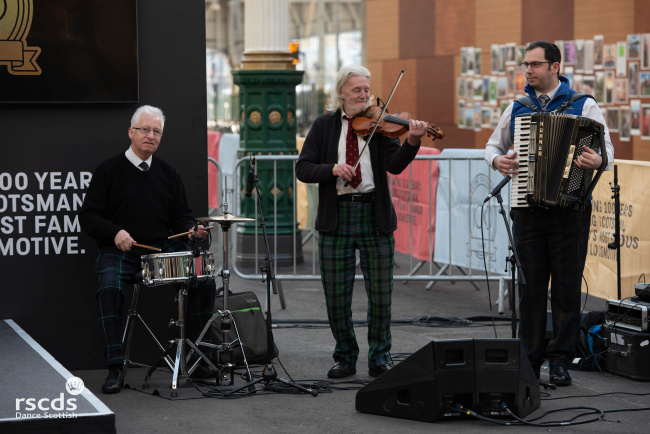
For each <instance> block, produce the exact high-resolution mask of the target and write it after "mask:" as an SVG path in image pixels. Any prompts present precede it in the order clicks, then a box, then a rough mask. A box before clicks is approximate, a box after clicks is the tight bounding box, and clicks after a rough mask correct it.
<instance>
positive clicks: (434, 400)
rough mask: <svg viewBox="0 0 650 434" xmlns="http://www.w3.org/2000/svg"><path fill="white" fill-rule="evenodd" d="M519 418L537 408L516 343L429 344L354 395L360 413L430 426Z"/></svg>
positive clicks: (534, 384)
mask: <svg viewBox="0 0 650 434" xmlns="http://www.w3.org/2000/svg"><path fill="white" fill-rule="evenodd" d="M503 403H505V404H506V405H507V406H508V408H509V409H510V410H511V411H512V412H513V413H514V414H516V415H517V416H519V417H524V416H526V415H528V414H529V413H530V412H532V411H533V410H535V409H536V408H537V407H539V405H540V393H539V382H538V380H537V378H536V377H535V373H534V372H533V369H532V367H531V366H530V362H529V361H528V358H527V357H526V355H525V352H524V350H523V347H522V346H521V344H520V342H519V340H517V339H460V340H441V341H432V342H431V343H429V344H427V345H425V346H424V347H423V348H421V349H419V350H418V351H416V352H415V353H413V354H412V355H411V356H410V357H408V358H407V359H405V360H404V361H403V362H401V363H399V364H398V365H396V366H395V367H394V368H393V369H391V370H390V371H388V372H387V373H385V374H383V375H382V376H380V377H378V378H377V379H376V380H374V381H373V382H371V383H370V384H368V385H367V386H365V387H363V388H362V389H360V390H359V391H358V392H357V396H356V409H357V411H360V412H362V413H371V414H378V415H382V416H391V417H399V418H404V419H414V420H421V421H426V422H432V421H436V420H441V419H452V418H459V417H463V416H464V415H465V413H464V412H461V411H460V410H458V409H457V407H456V406H457V405H461V406H463V407H465V408H468V409H471V410H473V411H474V412H476V413H480V414H482V415H485V416H489V417H502V416H507V412H506V411H505V409H503V407H502V404H503Z"/></svg>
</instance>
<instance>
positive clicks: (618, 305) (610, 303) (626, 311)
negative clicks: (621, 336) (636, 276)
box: [605, 297, 650, 332]
mask: <svg viewBox="0 0 650 434" xmlns="http://www.w3.org/2000/svg"><path fill="white" fill-rule="evenodd" d="M648 308H650V303H649V302H646V301H641V300H640V299H639V298H638V297H632V298H630V299H626V300H607V311H606V312H605V323H606V324H609V325H613V326H616V327H620V328H626V329H629V330H635V331H638V332H645V331H648Z"/></svg>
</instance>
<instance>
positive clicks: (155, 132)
mask: <svg viewBox="0 0 650 434" xmlns="http://www.w3.org/2000/svg"><path fill="white" fill-rule="evenodd" d="M132 128H133V129H134V130H138V131H140V134H142V135H143V136H148V135H149V133H151V132H153V135H154V137H160V136H162V131H160V130H152V129H151V128H147V127H140V128H136V127H132Z"/></svg>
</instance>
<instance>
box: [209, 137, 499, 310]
mask: <svg viewBox="0 0 650 434" xmlns="http://www.w3.org/2000/svg"><path fill="white" fill-rule="evenodd" d="M255 158H256V161H257V163H258V166H257V167H259V166H260V164H262V163H264V162H271V163H272V168H270V169H269V168H268V163H267V166H265V167H267V168H266V169H265V174H267V176H268V174H269V173H270V178H271V179H270V180H269V181H270V183H269V182H267V184H266V188H262V187H260V189H261V193H260V194H261V195H262V196H263V195H265V194H269V195H272V196H273V197H272V198H270V199H269V198H268V197H267V198H264V202H263V204H264V214H265V216H266V218H267V222H266V226H267V232H268V233H269V242H270V246H269V249H270V252H271V255H272V256H274V257H277V253H278V248H279V246H278V241H277V238H275V237H272V236H271V234H273V233H274V232H273V230H274V228H275V227H277V224H278V194H275V193H274V192H277V189H274V188H268V186H269V185H271V186H277V185H278V173H279V172H278V165H280V166H282V170H285V172H286V165H287V164H288V162H290V163H291V167H292V169H294V170H292V173H293V179H292V181H291V183H292V185H291V188H292V189H293V191H294V192H296V194H295V195H293V197H294V198H295V200H293V201H292V207H291V208H292V209H291V214H292V216H293V221H294V222H296V223H297V224H294V225H293V228H294V230H293V233H292V234H291V236H289V237H285V242H286V239H287V238H288V239H290V240H291V243H292V246H291V249H292V252H293V255H292V257H293V260H292V261H291V264H290V265H286V261H285V265H284V266H278V265H277V262H276V263H275V264H276V265H275V268H274V272H275V273H274V274H275V278H276V280H277V281H278V282H280V283H281V282H282V281H283V280H284V281H292V280H296V281H300V280H318V281H320V279H321V277H320V274H319V270H320V268H319V265H318V245H317V238H318V233H317V231H316V230H315V229H314V228H313V222H314V220H315V212H316V209H317V204H318V186H317V185H314V184H308V185H306V184H303V183H301V182H299V181H297V180H296V178H295V164H296V161H297V160H298V156H297V155H256V156H255ZM208 161H209V163H211V164H213V165H214V166H215V167H216V168H217V173H216V176H215V177H212V175H211V178H210V180H209V182H211V183H214V184H216V185H217V186H218V198H219V208H218V209H212V210H211V213H212V214H213V215H217V214H221V213H223V204H224V202H225V203H227V206H228V211H229V212H230V213H231V214H234V215H239V216H241V214H240V209H241V208H240V206H239V204H240V202H241V200H242V196H243V193H244V191H243V188H241V186H242V185H245V183H243V184H242V180H241V177H242V174H248V170H249V163H250V160H249V157H248V156H246V157H243V158H241V159H239V160H237V162H236V163H235V164H234V168H233V170H232V172H231V173H225V172H224V171H223V170H221V167H220V166H219V163H218V162H217V161H216V160H214V159H213V158H210V157H209V158H208ZM269 170H270V172H269ZM212 172H213V173H214V170H212ZM492 172H493V171H492V170H490V169H489V168H488V167H487V165H486V164H485V161H484V160H483V152H482V150H449V151H448V150H444V151H443V152H442V153H440V152H439V150H437V149H433V148H422V149H421V152H420V153H419V155H418V156H417V157H416V158H415V161H414V162H413V163H412V164H411V165H410V166H409V168H407V169H406V170H405V171H404V172H403V173H402V174H400V175H390V174H389V184H390V189H391V194H392V197H393V204H394V206H395V209H396V213H397V217H398V229H397V231H396V232H395V244H396V251H397V252H399V253H401V254H404V255H406V256H407V257H408V261H407V262H408V264H409V265H408V268H409V272H408V273H407V274H394V279H395V280H401V281H404V282H411V281H417V282H426V283H427V285H426V288H427V289H430V288H431V287H432V286H433V285H434V284H435V283H436V282H439V281H452V282H468V283H470V284H472V285H474V286H475V288H476V289H479V287H478V286H476V283H477V282H485V281H491V282H498V284H499V296H498V299H497V304H498V308H499V313H503V312H504V310H505V306H504V304H507V303H504V298H505V296H506V295H507V294H508V289H509V287H510V285H511V278H510V270H507V271H506V257H507V256H508V254H509V249H508V244H509V243H508V238H507V232H506V228H505V224H504V221H503V217H501V216H500V215H499V206H498V203H497V202H496V201H495V200H493V201H491V202H488V203H486V204H483V200H484V198H485V197H486V196H487V194H488V193H489V191H490V190H491V189H492V187H493V186H494V185H495V184H496V183H498V182H499V181H500V180H501V176H500V175H499V173H498V172H494V173H492ZM214 178H216V179H214ZM213 188H214V187H213ZM506 190H507V192H506ZM502 195H503V197H504V201H503V202H504V207H505V209H506V210H508V209H509V188H504V189H503V191H502ZM247 200H251V199H247ZM253 200H255V201H256V202H255V214H254V215H248V216H246V217H251V218H255V221H256V226H257V227H259V219H260V216H259V213H258V204H257V200H258V197H257V195H253ZM269 205H270V209H267V207H268V206H269ZM249 209H250V208H249ZM283 211H284V212H285V214H286V210H281V211H280V212H283ZM508 222H509V220H508ZM215 226H216V225H215ZM236 226H237V225H236V224H234V225H233V227H232V228H231V229H230V234H229V239H228V252H229V258H228V264H229V268H231V270H229V271H234V273H235V274H237V276H239V277H241V278H243V279H259V278H260V274H259V272H257V271H256V270H259V269H260V265H262V264H263V263H264V256H265V252H264V250H263V247H262V248H261V249H259V248H258V246H260V245H262V246H263V245H264V241H263V240H262V239H261V238H262V237H263V235H262V232H261V230H260V231H257V235H254V236H255V237H256V238H260V239H256V240H255V242H254V243H253V244H254V246H255V252H254V255H255V265H254V267H253V268H248V267H247V268H242V267H240V266H239V265H238V264H237V261H236V259H235V258H237V249H238V248H239V247H240V246H238V245H237V244H238V243H237V242H236V241H235V240H236V236H235V233H236ZM215 229H216V228H215ZM215 233H216V232H215V231H213V237H214V234H215ZM222 236H223V234H221V232H220V231H219V234H218V235H217V236H216V238H214V239H213V243H217V245H218V246H221V243H223V238H222ZM260 243H261V244H260ZM282 248H283V249H284V250H286V248H287V247H286V246H282ZM258 250H260V251H258ZM224 251H225V249H224ZM217 256H218V255H217ZM298 256H300V257H302V258H303V262H302V263H301V262H300V261H298V260H297V257H298ZM484 264H485V265H484ZM486 267H487V272H486ZM251 270H255V271H256V272H255V274H251ZM497 270H498V271H497ZM486 274H487V275H486ZM355 279H356V280H362V279H363V276H362V275H361V274H360V271H358V272H357V274H356V276H355ZM281 302H282V307H283V308H284V299H283V296H282V294H281Z"/></svg>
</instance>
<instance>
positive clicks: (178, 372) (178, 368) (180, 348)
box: [144, 278, 219, 398]
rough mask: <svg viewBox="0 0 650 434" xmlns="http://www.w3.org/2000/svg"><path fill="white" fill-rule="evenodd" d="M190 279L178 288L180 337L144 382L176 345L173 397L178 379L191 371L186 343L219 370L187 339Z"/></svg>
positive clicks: (166, 351)
mask: <svg viewBox="0 0 650 434" xmlns="http://www.w3.org/2000/svg"><path fill="white" fill-rule="evenodd" d="M190 281H191V278H190V279H187V280H186V281H185V282H184V283H182V284H181V285H180V286H179V288H178V298H177V300H178V320H176V321H174V322H173V324H175V325H176V326H177V327H178V329H179V337H178V338H176V339H174V340H173V341H172V342H171V343H170V345H169V346H168V347H167V349H166V350H165V352H164V353H163V354H162V355H161V356H160V358H159V359H158V361H157V362H156V363H155V364H153V365H151V368H150V369H149V371H148V372H147V375H146V376H145V378H144V382H145V386H144V388H147V387H148V383H149V379H150V378H151V374H152V373H153V371H155V370H156V368H158V365H160V363H161V362H162V361H163V360H166V359H167V357H168V356H169V355H170V354H171V353H172V350H173V349H174V347H176V358H175V359H174V363H173V371H174V375H173V376H172V384H171V388H172V392H171V396H172V398H175V397H177V396H178V394H177V392H176V389H177V388H178V380H179V379H187V378H189V373H188V371H187V366H186V356H187V353H186V349H185V346H186V345H187V346H188V347H190V348H191V349H192V350H194V351H195V352H196V353H197V354H198V355H199V357H200V358H201V359H203V360H204V361H205V362H206V363H207V364H208V365H209V366H210V368H212V369H213V370H214V371H215V372H219V370H218V369H217V367H216V366H215V365H214V364H213V363H212V362H211V361H210V359H209V358H208V357H207V356H206V355H205V354H203V353H202V352H201V350H199V348H198V347H197V346H196V345H195V344H194V342H192V341H191V340H190V339H187V338H186V336H185V297H187V284H188V283H189V282H190ZM195 366H196V364H195ZM193 368H194V366H193Z"/></svg>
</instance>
